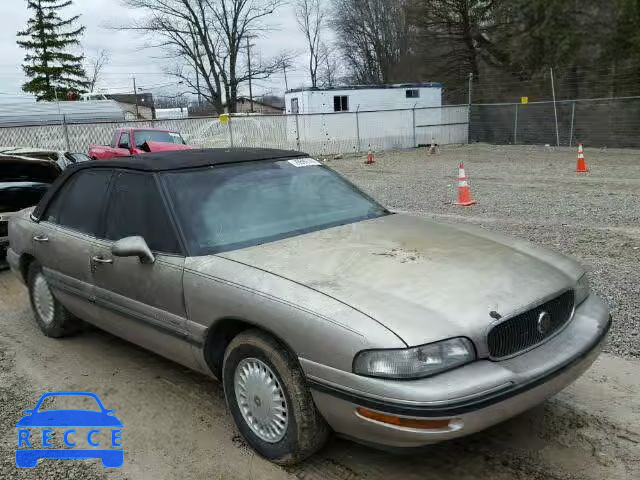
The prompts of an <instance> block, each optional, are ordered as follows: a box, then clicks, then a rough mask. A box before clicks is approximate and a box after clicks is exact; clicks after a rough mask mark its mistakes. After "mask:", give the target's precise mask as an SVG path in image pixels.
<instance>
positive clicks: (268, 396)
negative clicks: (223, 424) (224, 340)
mask: <svg viewBox="0 0 640 480" xmlns="http://www.w3.org/2000/svg"><path fill="white" fill-rule="evenodd" d="M223 384H224V392H225V397H226V399H227V405H228V406H229V410H230V411H231V414H232V415H233V419H234V420H235V423H236V425H237V427H238V429H239V430H240V433H241V434H242V436H243V437H244V438H245V440H246V441H247V442H248V443H249V445H251V446H252V447H253V448H254V449H255V450H256V451H257V452H258V453H259V454H260V455H262V456H263V457H265V458H267V459H269V460H271V461H272V462H274V463H277V464H280V465H292V464H295V463H298V462H300V461H302V460H304V459H305V458H307V457H309V456H311V455H312V454H313V453H315V452H316V451H317V450H319V449H320V448H321V447H322V446H323V445H324V443H325V441H326V440H327V437H328V436H329V426H328V425H327V423H326V422H325V420H324V419H323V418H322V416H321V415H320V413H319V412H318V410H317V409H316V407H315V404H314V403H313V399H312V397H311V393H310V392H309V389H308V388H307V385H306V382H305V377H304V373H303V372H302V369H301V368H300V365H299V364H298V361H297V359H296V358H295V356H294V355H292V354H291V353H290V352H289V351H288V350H287V349H286V348H285V347H284V346H283V345H281V344H280V343H279V342H277V341H276V340H275V339H274V338H273V337H271V336H270V335H267V334H266V333H264V332H262V331H260V330H249V331H246V332H243V333H241V334H239V335H238V336H236V337H235V338H234V339H233V340H232V341H231V343H230V344H229V346H228V347H227V350H226V352H225V357H224V365H223Z"/></svg>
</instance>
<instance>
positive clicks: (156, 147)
mask: <svg viewBox="0 0 640 480" xmlns="http://www.w3.org/2000/svg"><path fill="white" fill-rule="evenodd" d="M145 145H146V147H145V146H144V145H143V146H142V147H140V148H141V149H142V150H144V151H145V152H147V151H148V152H172V151H176V150H193V149H194V147H192V146H191V145H183V144H181V143H169V142H145Z"/></svg>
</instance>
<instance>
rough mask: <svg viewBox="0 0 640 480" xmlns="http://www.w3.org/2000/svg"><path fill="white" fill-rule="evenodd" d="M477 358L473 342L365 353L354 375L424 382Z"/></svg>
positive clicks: (456, 340) (458, 340)
mask: <svg viewBox="0 0 640 480" xmlns="http://www.w3.org/2000/svg"><path fill="white" fill-rule="evenodd" d="M475 358H476V353H475V349H474V348H473V344H472V343H471V341H470V340H469V339H466V338H452V339H449V340H444V341H442V342H436V343H430V344H428V345H422V346H420V347H412V348H403V349H393V350H365V351H363V352H360V353H359V354H358V355H356V358H355V360H354V361H353V371H354V372H355V373H357V374H360V375H367V376H370V377H382V378H422V377H428V376H429V375H434V374H436V373H441V372H444V371H445V370H451V369H452V368H456V367H459V366H461V365H464V364H465V363H469V362H471V361H473V360H475Z"/></svg>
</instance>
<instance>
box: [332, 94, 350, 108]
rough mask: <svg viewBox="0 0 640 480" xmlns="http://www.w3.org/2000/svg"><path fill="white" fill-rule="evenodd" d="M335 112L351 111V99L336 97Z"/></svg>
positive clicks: (345, 96)
mask: <svg viewBox="0 0 640 480" xmlns="http://www.w3.org/2000/svg"><path fill="white" fill-rule="evenodd" d="M333 111H334V112H347V111H349V97H348V96H347V95H336V96H334V97H333Z"/></svg>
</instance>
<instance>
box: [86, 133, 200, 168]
mask: <svg viewBox="0 0 640 480" xmlns="http://www.w3.org/2000/svg"><path fill="white" fill-rule="evenodd" d="M192 148H194V147H191V146H189V145H186V143H185V141H184V139H183V138H182V135H180V133H178V132H174V131H171V130H161V129H156V128H119V129H117V130H116V131H115V133H114V134H113V139H112V140H111V145H91V146H90V147H89V156H90V157H91V158H92V159H94V160H104V159H107V158H114V157H128V156H129V155H138V154H141V153H148V152H166V151H169V150H190V149H192Z"/></svg>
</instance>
